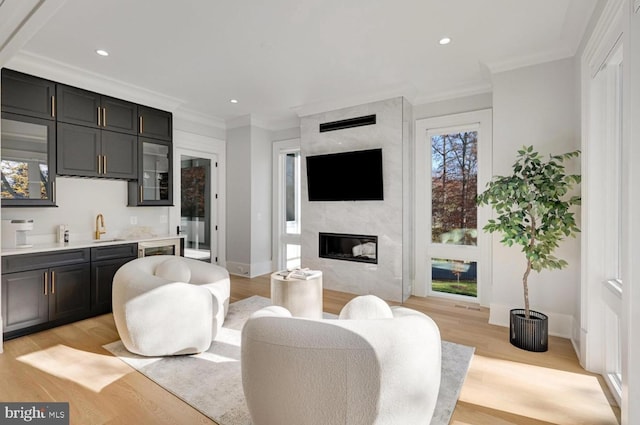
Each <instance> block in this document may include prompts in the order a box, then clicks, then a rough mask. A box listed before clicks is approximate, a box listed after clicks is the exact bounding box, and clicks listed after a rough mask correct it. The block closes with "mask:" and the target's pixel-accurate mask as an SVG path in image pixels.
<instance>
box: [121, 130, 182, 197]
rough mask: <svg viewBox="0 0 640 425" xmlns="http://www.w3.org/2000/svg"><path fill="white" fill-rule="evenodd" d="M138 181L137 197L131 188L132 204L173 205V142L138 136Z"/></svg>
mask: <svg viewBox="0 0 640 425" xmlns="http://www.w3.org/2000/svg"><path fill="white" fill-rule="evenodd" d="M138 149H139V151H138V181H137V182H135V183H134V184H136V185H137V188H136V192H137V193H135V197H136V199H135V200H134V199H133V196H132V195H133V193H132V190H131V188H130V191H129V204H130V205H138V206H145V205H149V206H151V205H168V206H171V205H173V173H172V161H173V159H172V144H171V142H165V141H162V140H155V139H147V138H143V137H139V138H138Z"/></svg>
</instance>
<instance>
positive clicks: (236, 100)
mask: <svg viewBox="0 0 640 425" xmlns="http://www.w3.org/2000/svg"><path fill="white" fill-rule="evenodd" d="M229 102H231V103H238V99H231V100H229Z"/></svg>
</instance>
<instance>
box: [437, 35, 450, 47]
mask: <svg viewBox="0 0 640 425" xmlns="http://www.w3.org/2000/svg"><path fill="white" fill-rule="evenodd" d="M438 43H440V44H442V45H443V46H444V45H445V44H449V43H451V39H450V38H449V37H442V38H441V39H440V41H439V42H438Z"/></svg>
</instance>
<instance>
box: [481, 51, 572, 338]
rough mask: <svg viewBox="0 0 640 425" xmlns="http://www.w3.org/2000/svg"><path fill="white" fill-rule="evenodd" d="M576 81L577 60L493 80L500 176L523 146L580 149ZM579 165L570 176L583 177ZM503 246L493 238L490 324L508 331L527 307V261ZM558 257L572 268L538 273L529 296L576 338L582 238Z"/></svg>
mask: <svg viewBox="0 0 640 425" xmlns="http://www.w3.org/2000/svg"><path fill="white" fill-rule="evenodd" d="M575 78H576V76H575V66H574V60H573V58H570V59H564V60H559V61H554V62H548V63H545V64H541V65H535V66H530V67H526V68H521V69H517V70H513V71H508V72H502V73H498V74H494V75H493V87H494V90H493V119H494V126H493V128H494V136H493V170H494V174H495V175H504V174H509V173H510V172H511V165H512V164H513V162H514V161H515V155H516V150H517V149H518V148H519V147H521V146H523V145H534V147H535V149H537V150H538V151H539V152H540V153H542V154H543V155H547V154H549V153H553V154H557V153H564V152H567V151H571V150H575V149H579V148H580V143H579V138H578V129H577V124H576V116H577V111H576V108H578V105H577V104H576V94H575V90H576V84H575ZM575 162H576V164H575V165H574V166H572V167H573V168H569V171H578V166H579V164H577V162H578V161H575ZM577 213H578V212H577ZM577 216H578V219H579V213H578V214H577ZM578 225H579V223H578ZM499 240H500V236H499V235H493V243H492V249H493V262H492V267H493V295H492V303H491V315H490V323H493V324H499V325H503V326H507V324H508V310H509V309H511V308H520V307H522V306H523V303H524V301H523V293H522V275H523V273H524V270H525V260H524V258H523V256H522V254H521V252H520V250H519V249H518V248H517V247H512V248H507V247H504V246H503V245H502V244H500V243H499ZM557 256H558V257H559V258H563V259H565V260H566V261H567V262H568V263H569V266H568V267H567V268H565V269H563V270H556V271H546V270H545V271H542V272H541V273H539V274H538V273H535V272H534V273H532V274H531V275H530V276H529V283H530V288H529V295H530V300H531V306H532V308H533V309H535V310H538V311H541V312H543V313H545V314H547V315H549V316H550V323H549V332H550V333H551V334H555V335H560V336H563V337H567V338H570V337H571V332H572V327H573V321H574V318H575V315H576V313H577V312H576V305H577V300H576V294H577V293H578V292H579V283H580V240H579V237H578V238H576V239H568V240H566V241H565V242H563V243H562V244H561V246H560V248H559V249H558V250H557Z"/></svg>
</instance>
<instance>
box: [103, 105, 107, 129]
mask: <svg viewBox="0 0 640 425" xmlns="http://www.w3.org/2000/svg"><path fill="white" fill-rule="evenodd" d="M102 126H103V127H106V126H107V108H102Z"/></svg>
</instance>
